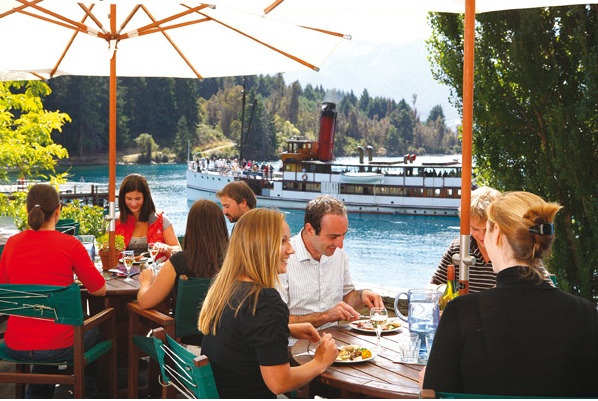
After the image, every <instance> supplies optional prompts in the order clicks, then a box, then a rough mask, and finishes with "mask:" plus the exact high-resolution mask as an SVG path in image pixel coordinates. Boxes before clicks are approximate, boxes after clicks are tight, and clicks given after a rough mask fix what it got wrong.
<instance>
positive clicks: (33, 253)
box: [0, 184, 106, 398]
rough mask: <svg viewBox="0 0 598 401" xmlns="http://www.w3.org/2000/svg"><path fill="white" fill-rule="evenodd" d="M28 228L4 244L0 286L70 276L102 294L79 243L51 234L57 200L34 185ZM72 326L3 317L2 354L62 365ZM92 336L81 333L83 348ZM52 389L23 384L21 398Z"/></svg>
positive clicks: (68, 354) (45, 369)
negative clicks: (24, 388) (4, 321)
mask: <svg viewBox="0 0 598 401" xmlns="http://www.w3.org/2000/svg"><path fill="white" fill-rule="evenodd" d="M27 214H28V216H27V222H28V225H29V229H27V230H25V231H22V232H20V233H18V234H16V235H13V236H12V237H10V238H9V239H8V241H7V242H6V245H5V247H4V251H3V252H2V258H1V259H0V283H8V284H42V285H56V286H68V285H70V284H73V282H74V278H73V274H76V275H77V278H78V279H79V280H80V281H81V283H82V284H83V285H84V286H85V288H87V291H88V292H89V293H90V294H92V295H97V296H103V295H105V294H106V282H105V281H104V278H103V277H102V275H101V274H100V273H99V272H98V270H97V269H96V268H95V266H94V264H93V261H92V260H91V259H90V258H89V254H88V253H87V250H86V249H85V247H84V246H83V244H82V243H81V242H80V241H79V240H78V239H77V238H75V237H73V236H71V235H67V234H64V233H61V232H60V231H56V229H55V228H56V222H57V221H58V219H59V218H60V198H59V197H58V193H57V192H56V189H55V188H54V187H52V186H50V185H46V184H38V185H34V186H33V187H31V189H30V190H29V193H28V194H27ZM73 335H74V329H73V326H69V325H64V324H56V323H54V322H53V321H48V320H41V319H30V318H25V317H19V316H11V317H9V318H8V325H7V327H6V333H5V335H4V348H5V350H6V353H7V354H8V355H9V356H10V357H11V358H14V359H18V360H23V361H32V362H34V361H37V362H39V361H52V360H63V359H64V360H66V359H69V358H72V357H73V342H74V337H73ZM98 335H99V333H98V332H97V331H90V332H88V333H85V348H86V349H87V348H89V347H91V346H93V345H94V344H95V343H96V342H97V339H98ZM36 372H39V373H54V372H55V373H58V366H41V365H35V366H34V367H33V373H36ZM53 394H54V385H53V384H52V385H29V386H28V387H27V391H26V396H27V398H52V397H53Z"/></svg>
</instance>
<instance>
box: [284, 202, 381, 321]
mask: <svg viewBox="0 0 598 401" xmlns="http://www.w3.org/2000/svg"><path fill="white" fill-rule="evenodd" d="M348 228H349V219H348V217H347V211H346V209H345V205H344V204H343V203H342V202H341V201H339V200H337V199H335V198H333V197H332V196H329V195H323V196H319V197H317V198H315V199H313V200H311V201H310V202H309V203H308V204H307V207H306V209H305V217H304V226H303V229H302V230H301V232H300V233H299V234H297V235H295V236H294V237H293V238H292V240H291V244H292V245H293V249H295V253H294V254H293V255H291V257H290V258H289V262H288V266H287V272H286V273H285V274H281V275H280V276H279V278H280V287H279V289H278V290H279V292H280V294H281V296H282V299H283V300H284V302H285V303H286V304H287V306H288V308H289V312H290V314H291V316H290V319H289V322H290V323H300V322H309V323H311V324H313V325H314V326H316V327H319V328H323V327H328V326H330V325H332V324H334V323H335V322H337V321H339V320H349V321H353V320H356V319H359V312H357V310H356V309H358V308H361V307H363V306H364V305H365V306H367V307H368V308H373V307H374V306H377V307H383V306H384V303H383V301H382V298H381V297H380V295H378V294H376V293H375V292H374V291H372V290H368V289H363V290H356V289H355V285H354V284H353V281H352V279H351V273H350V271H349V256H348V255H347V253H346V252H345V250H344V249H343V241H344V239H345V235H346V234H347V231H348Z"/></svg>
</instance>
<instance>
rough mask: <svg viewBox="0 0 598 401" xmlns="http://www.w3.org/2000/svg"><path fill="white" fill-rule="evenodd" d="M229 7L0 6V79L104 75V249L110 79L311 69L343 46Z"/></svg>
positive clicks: (13, 0) (101, 2) (101, 0)
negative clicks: (106, 82) (107, 81)
mask: <svg viewBox="0 0 598 401" xmlns="http://www.w3.org/2000/svg"><path fill="white" fill-rule="evenodd" d="M227 3H228V1H226V0H215V1H214V2H213V3H211V4H205V3H201V2H198V1H193V0H189V1H185V0H178V1H175V0H88V1H84V2H83V1H79V2H77V1H75V0H2V1H1V2H0V37H2V57H1V58H0V73H2V75H0V78H1V79H3V80H16V79H30V78H38V79H40V78H41V79H47V78H52V77H55V76H58V75H62V74H69V75H85V76H108V77H110V96H109V102H110V117H109V118H110V121H109V163H108V164H109V207H110V226H109V232H110V245H111V247H114V236H115V235H114V230H115V222H114V215H115V193H116V182H115V181H116V77H117V76H119V77H123V76H129V77H180V78H200V79H201V78H207V77H220V76H238V75H254V74H267V73H278V72H285V71H296V70H301V69H307V68H309V69H313V70H318V69H319V66H320V65H321V64H322V63H323V62H324V60H325V59H326V57H327V56H328V55H329V54H330V53H331V52H332V51H333V50H334V49H335V48H336V46H338V45H339V44H340V42H341V41H343V39H350V36H348V35H343V34H339V33H335V32H331V31H326V30H316V29H307V28H303V27H299V26H296V25H294V24H291V23H287V22H284V21H280V20H277V19H275V18H271V17H268V16H264V15H263V12H261V11H259V12H257V13H252V12H248V11H247V10H241V9H234V8H230V7H228V6H227ZM117 56H118V66H117ZM21 73H25V75H24V76H22V75H20V74H21ZM111 257H113V256H111ZM111 264H114V260H112V261H111Z"/></svg>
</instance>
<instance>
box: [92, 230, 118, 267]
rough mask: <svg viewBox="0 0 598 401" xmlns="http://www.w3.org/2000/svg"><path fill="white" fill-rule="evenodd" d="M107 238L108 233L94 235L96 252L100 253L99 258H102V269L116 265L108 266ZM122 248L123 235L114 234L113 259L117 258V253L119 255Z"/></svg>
mask: <svg viewBox="0 0 598 401" xmlns="http://www.w3.org/2000/svg"><path fill="white" fill-rule="evenodd" d="M109 238H110V237H109V233H104V234H102V235H100V236H99V237H96V243H97V245H98V254H99V255H100V259H101V260H102V269H104V270H110V269H111V268H113V267H116V266H110V263H109V258H110V253H109V244H108V240H109ZM124 250H125V237H124V236H122V235H120V234H119V235H116V237H115V238H114V249H113V253H114V260H118V255H120V253H121V252H122V251H124Z"/></svg>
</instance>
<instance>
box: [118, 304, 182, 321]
mask: <svg viewBox="0 0 598 401" xmlns="http://www.w3.org/2000/svg"><path fill="white" fill-rule="evenodd" d="M127 309H129V313H134V314H136V315H139V316H140V317H144V318H146V319H149V320H151V321H152V322H154V323H157V324H158V325H160V326H174V323H175V322H174V318H172V317H171V316H168V315H167V314H165V313H162V312H160V311H157V310H155V309H141V308H140V307H139V304H138V303H137V302H129V303H128V304H127Z"/></svg>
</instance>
